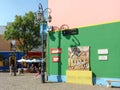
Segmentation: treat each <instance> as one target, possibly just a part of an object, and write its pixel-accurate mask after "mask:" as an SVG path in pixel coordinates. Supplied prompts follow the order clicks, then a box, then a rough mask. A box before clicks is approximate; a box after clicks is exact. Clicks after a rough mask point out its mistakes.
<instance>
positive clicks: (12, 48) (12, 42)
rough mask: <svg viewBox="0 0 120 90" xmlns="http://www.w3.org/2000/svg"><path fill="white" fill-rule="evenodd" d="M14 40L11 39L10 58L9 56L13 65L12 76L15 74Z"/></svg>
mask: <svg viewBox="0 0 120 90" xmlns="http://www.w3.org/2000/svg"><path fill="white" fill-rule="evenodd" d="M15 44H16V41H15V40H11V50H12V58H11V64H12V67H13V72H14V76H16V56H15V55H16V54H15V51H16V47H15Z"/></svg>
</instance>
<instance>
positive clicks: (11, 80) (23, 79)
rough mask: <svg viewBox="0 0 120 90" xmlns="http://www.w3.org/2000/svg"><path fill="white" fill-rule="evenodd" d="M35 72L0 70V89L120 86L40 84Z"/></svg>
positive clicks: (64, 89)
mask: <svg viewBox="0 0 120 90" xmlns="http://www.w3.org/2000/svg"><path fill="white" fill-rule="evenodd" d="M34 75H35V74H31V73H26V74H24V75H19V76H18V75H17V76H10V74H9V73H8V72H5V73H3V72H0V90H120V88H106V87H105V86H96V85H95V86H88V85H76V84H67V83H53V82H47V83H44V84H42V83H41V81H40V78H35V77H34Z"/></svg>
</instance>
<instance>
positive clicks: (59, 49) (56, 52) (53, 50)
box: [50, 48, 62, 54]
mask: <svg viewBox="0 0 120 90" xmlns="http://www.w3.org/2000/svg"><path fill="white" fill-rule="evenodd" d="M50 53H51V54H59V53H62V49H61V48H51V49H50Z"/></svg>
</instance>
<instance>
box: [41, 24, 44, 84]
mask: <svg viewBox="0 0 120 90" xmlns="http://www.w3.org/2000/svg"><path fill="white" fill-rule="evenodd" d="M43 27H44V22H42V23H41V30H42V63H41V82H42V83H45V70H44V28H43Z"/></svg>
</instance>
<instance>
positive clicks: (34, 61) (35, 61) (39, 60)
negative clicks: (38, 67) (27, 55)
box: [31, 59, 41, 62]
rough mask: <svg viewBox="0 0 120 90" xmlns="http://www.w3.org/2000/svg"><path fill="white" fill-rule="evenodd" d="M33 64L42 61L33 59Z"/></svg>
mask: <svg viewBox="0 0 120 90" xmlns="http://www.w3.org/2000/svg"><path fill="white" fill-rule="evenodd" d="M31 62H41V60H40V59H33V60H31Z"/></svg>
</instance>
